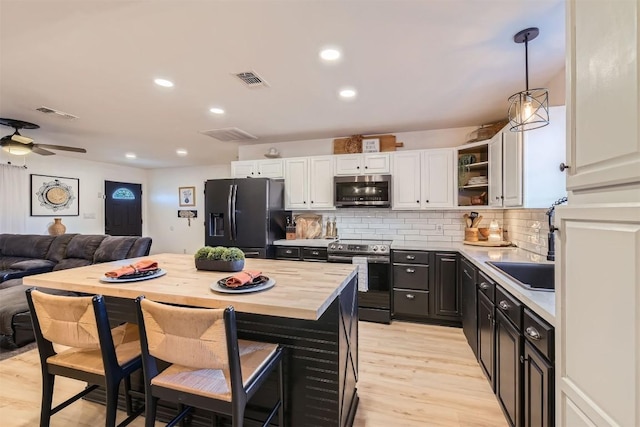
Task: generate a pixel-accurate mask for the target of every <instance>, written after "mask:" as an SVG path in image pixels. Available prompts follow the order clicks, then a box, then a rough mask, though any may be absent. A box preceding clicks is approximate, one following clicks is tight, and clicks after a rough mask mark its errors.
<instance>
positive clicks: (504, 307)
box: [498, 300, 509, 310]
mask: <svg viewBox="0 0 640 427" xmlns="http://www.w3.org/2000/svg"><path fill="white" fill-rule="evenodd" d="M498 305H499V306H500V308H501V309H503V310H509V304H507V302H506V301H504V300H502V301H500V302H499V303H498Z"/></svg>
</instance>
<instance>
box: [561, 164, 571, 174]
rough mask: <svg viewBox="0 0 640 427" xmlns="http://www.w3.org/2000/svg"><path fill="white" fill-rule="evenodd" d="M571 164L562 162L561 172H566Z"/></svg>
mask: <svg viewBox="0 0 640 427" xmlns="http://www.w3.org/2000/svg"><path fill="white" fill-rule="evenodd" d="M570 168H571V166H569V165H565V164H564V163H560V172H564V170H565V169H570Z"/></svg>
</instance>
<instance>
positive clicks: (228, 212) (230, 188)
mask: <svg viewBox="0 0 640 427" xmlns="http://www.w3.org/2000/svg"><path fill="white" fill-rule="evenodd" d="M232 203H233V184H231V185H229V194H228V196H227V229H228V230H229V239H230V240H233V234H232V233H233V231H232V230H231V206H232Z"/></svg>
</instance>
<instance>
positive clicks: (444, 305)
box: [433, 252, 460, 321]
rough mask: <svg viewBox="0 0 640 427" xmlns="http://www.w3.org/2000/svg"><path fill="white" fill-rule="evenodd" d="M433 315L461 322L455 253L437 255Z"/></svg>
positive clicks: (437, 253)
mask: <svg viewBox="0 0 640 427" xmlns="http://www.w3.org/2000/svg"><path fill="white" fill-rule="evenodd" d="M434 261H435V280H434V281H433V284H434V286H433V287H434V292H433V294H434V298H433V315H434V317H439V318H442V319H451V320H458V321H459V320H460V287H459V286H458V284H457V280H456V277H457V274H458V271H457V270H458V259H457V257H456V254H455V253H440V252H436V253H435V260H434Z"/></svg>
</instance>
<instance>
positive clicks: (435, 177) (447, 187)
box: [394, 149, 453, 208]
mask: <svg viewBox="0 0 640 427" xmlns="http://www.w3.org/2000/svg"><path fill="white" fill-rule="evenodd" d="M416 157H417V156H416ZM421 163H422V164H421V169H422V172H421V174H420V176H421V184H420V188H421V203H420V206H421V207H423V208H442V207H451V206H453V149H443V150H426V151H423V152H422V156H421ZM394 170H395V171H397V169H395V168H394Z"/></svg>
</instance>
